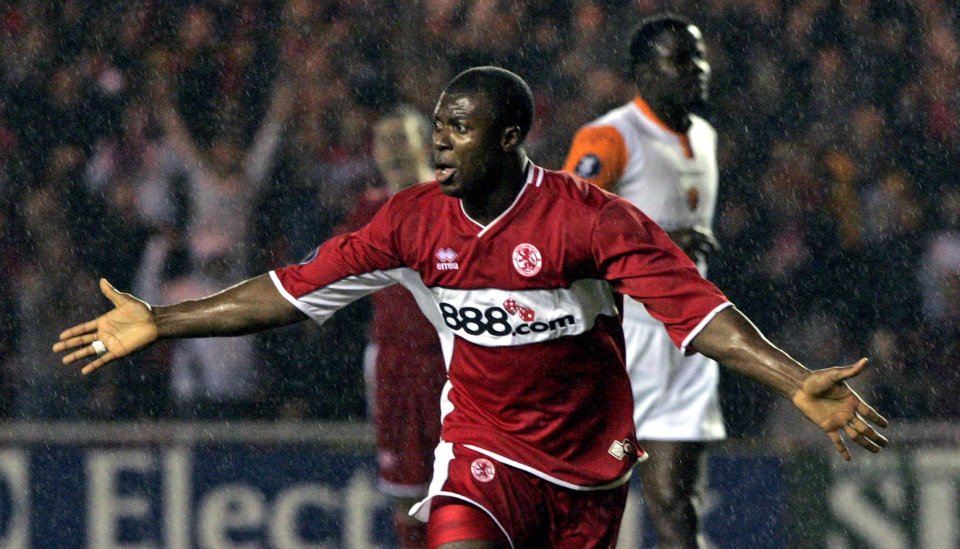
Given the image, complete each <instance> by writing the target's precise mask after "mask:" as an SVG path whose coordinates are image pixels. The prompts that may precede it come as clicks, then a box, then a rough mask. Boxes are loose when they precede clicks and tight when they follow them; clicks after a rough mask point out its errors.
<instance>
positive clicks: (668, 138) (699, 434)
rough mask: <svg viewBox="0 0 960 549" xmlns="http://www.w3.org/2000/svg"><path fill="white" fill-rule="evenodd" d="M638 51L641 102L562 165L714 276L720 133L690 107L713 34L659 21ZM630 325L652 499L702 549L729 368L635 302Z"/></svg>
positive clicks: (629, 305)
mask: <svg viewBox="0 0 960 549" xmlns="http://www.w3.org/2000/svg"><path fill="white" fill-rule="evenodd" d="M630 54H631V74H632V76H633V79H634V82H635V84H636V87H637V90H638V92H639V95H637V96H636V97H635V98H634V99H633V100H632V101H631V102H630V103H628V104H626V105H623V106H622V107H619V108H617V109H614V110H612V111H610V112H608V113H606V114H605V115H603V116H602V117H600V118H599V119H597V120H594V121H593V122H591V123H589V124H587V125H586V126H584V127H583V128H581V129H580V131H578V132H577V134H576V136H575V137H574V140H573V144H572V145H571V148H570V152H569V154H568V156H567V160H566V162H565V165H564V169H565V170H567V171H570V172H573V173H576V174H577V175H578V176H580V177H582V178H584V179H586V180H587V181H590V182H592V183H594V184H596V185H597V186H599V187H601V188H603V189H606V190H609V191H612V192H615V193H617V194H618V195H620V196H622V197H624V198H626V199H627V200H629V201H630V202H631V203H633V204H634V205H636V206H637V207H639V208H640V209H641V210H642V211H643V212H644V213H645V214H647V215H648V216H650V218H652V219H653V220H654V221H655V222H656V223H657V224H658V225H660V226H661V227H662V228H663V229H664V230H665V231H667V234H669V235H670V237H671V238H672V239H673V240H674V242H675V243H676V244H677V245H679V246H680V247H681V248H683V249H684V251H686V252H687V254H688V255H689V256H690V258H691V259H693V260H694V261H695V262H696V264H697V267H698V268H699V270H700V272H701V274H703V275H704V276H706V267H707V265H706V256H707V255H708V254H709V253H711V252H712V251H714V250H715V249H716V240H715V239H714V237H713V232H712V229H711V227H712V225H713V216H714V210H715V207H716V201H717V154H716V150H717V134H716V131H715V130H714V129H713V127H712V126H711V125H710V124H709V123H708V122H707V121H706V120H704V119H703V118H701V117H699V116H697V115H695V114H693V113H692V112H691V110H692V109H693V108H695V107H697V106H699V105H700V104H702V102H703V101H704V100H706V97H707V83H708V79H709V76H710V66H709V64H708V63H707V61H706V59H705V58H704V54H705V46H704V43H703V38H702V36H701V34H700V30H699V29H698V28H697V27H696V26H694V25H693V24H692V23H691V22H689V21H687V20H686V19H683V18H680V17H677V16H673V15H659V16H655V17H651V18H648V19H645V20H644V21H642V22H641V23H640V24H639V25H638V26H637V28H636V29H635V31H634V33H633V36H632V39H631V46H630ZM623 330H624V336H625V337H626V344H627V347H626V358H627V370H628V372H629V373H630V381H631V384H632V388H633V398H634V413H633V417H634V421H635V422H636V427H637V438H638V439H639V440H640V443H641V445H643V446H644V447H645V448H646V449H647V451H648V453H649V454H650V459H649V460H648V461H647V462H646V463H644V464H643V466H642V467H641V469H640V471H641V480H642V485H643V496H644V497H643V499H644V503H645V505H646V508H647V512H648V514H649V515H650V518H651V522H652V523H653V525H654V527H655V528H656V530H657V538H658V542H659V547H660V548H661V549H668V548H689V547H698V546H701V545H702V543H703V540H702V539H701V536H700V520H699V516H698V512H697V510H698V509H699V507H700V506H699V504H698V503H699V502H698V500H699V499H700V497H701V495H702V494H701V492H702V487H703V482H704V476H705V475H704V471H703V466H704V461H705V459H704V455H703V454H704V451H705V442H706V441H712V440H718V439H722V438H724V437H725V436H726V432H725V430H724V425H723V418H722V416H721V412H720V402H719V397H718V392H717V387H718V384H719V380H720V371H719V367H718V365H717V363H716V362H714V361H713V360H711V359H709V358H707V357H705V356H703V355H701V354H694V355H689V356H685V355H684V354H683V353H681V352H680V351H679V350H678V349H677V348H676V347H675V346H674V345H673V343H672V342H671V341H670V338H669V337H668V336H667V333H666V332H665V331H664V329H663V326H662V325H661V324H660V322H659V321H657V320H656V319H655V318H654V317H653V316H651V315H650V314H649V313H648V312H647V311H646V309H645V308H644V306H643V305H642V304H641V303H638V302H636V301H633V300H627V301H626V302H625V303H624V312H623Z"/></svg>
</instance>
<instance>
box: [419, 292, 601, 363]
mask: <svg viewBox="0 0 960 549" xmlns="http://www.w3.org/2000/svg"><path fill="white" fill-rule="evenodd" d="M429 290H430V292H431V293H432V294H433V297H434V300H435V301H436V302H437V305H438V307H439V313H440V317H441V321H442V322H443V324H444V325H445V326H446V327H447V328H448V329H450V330H451V331H452V332H453V333H454V334H456V335H458V336H460V337H462V338H463V339H466V340H467V341H469V342H471V343H475V344H477V345H483V346H485V347H508V346H512V345H526V344H529V343H539V342H543V341H550V340H553V339H557V338H560V337H564V336H571V335H577V334H582V333H584V332H587V331H589V330H590V329H592V328H593V325H594V323H595V321H596V318H597V316H598V315H605V316H617V315H618V314H619V313H618V311H617V306H616V301H615V299H614V296H613V290H612V289H611V288H610V285H609V284H607V283H606V282H604V281H602V280H589V279H585V280H578V281H576V282H575V283H574V284H573V285H572V286H571V287H570V288H556V289H550V290H499V289H492V288H482V289H476V290H459V289H451V288H429Z"/></svg>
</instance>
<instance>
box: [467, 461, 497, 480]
mask: <svg viewBox="0 0 960 549" xmlns="http://www.w3.org/2000/svg"><path fill="white" fill-rule="evenodd" d="M470 474H472V475H473V478H475V479H477V480H479V481H480V482H490V481H491V480H493V477H494V475H496V474H497V470H496V469H495V468H494V467H493V463H491V462H490V460H489V459H484V458H479V459H475V460H473V463H471V464H470Z"/></svg>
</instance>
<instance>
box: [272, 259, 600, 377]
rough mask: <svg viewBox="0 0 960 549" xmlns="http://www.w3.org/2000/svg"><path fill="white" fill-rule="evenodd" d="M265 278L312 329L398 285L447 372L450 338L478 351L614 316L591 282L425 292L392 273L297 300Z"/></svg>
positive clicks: (353, 279)
mask: <svg viewBox="0 0 960 549" xmlns="http://www.w3.org/2000/svg"><path fill="white" fill-rule="evenodd" d="M270 276H271V278H272V279H273V282H274V284H275V285H276V287H277V289H278V290H279V291H280V293H281V294H282V295H283V296H284V297H285V298H286V299H287V300H288V301H290V302H291V303H292V304H293V305H294V306H296V307H297V308H298V309H300V310H301V311H303V312H304V313H306V314H307V316H309V317H310V318H312V319H313V320H314V321H316V322H318V323H323V322H324V321H326V320H327V319H328V318H330V316H331V315H333V313H334V312H336V311H337V310H339V309H340V308H341V307H343V306H345V305H347V304H349V303H351V302H352V301H355V300H357V299H359V298H361V297H364V296H366V295H368V294H370V293H373V292H375V291H377V290H379V289H381V288H384V287H386V286H390V285H391V284H395V283H397V282H399V283H401V284H403V285H404V286H406V287H407V289H408V290H410V292H411V293H412V294H413V296H414V298H415V299H416V300H417V304H418V305H419V306H420V309H421V311H422V312H423V313H424V315H426V317H427V319H428V320H429V321H430V322H431V323H432V324H433V325H434V326H435V327H436V328H437V330H438V331H439V332H440V334H439V335H440V341H441V346H442V347H443V354H444V359H445V362H446V364H447V366H448V367H449V365H450V358H451V355H452V352H453V346H452V342H453V340H452V335H458V336H460V337H461V338H463V339H465V340H467V341H469V342H471V343H475V344H477V345H483V346H484V347H509V346H511V345H526V344H529V343H539V342H543V341H550V340H553V339H557V338H560V337H564V336H571V335H578V334H582V333H584V332H587V331H589V330H591V329H592V328H593V325H594V323H595V322H596V318H597V316H599V315H605V316H617V315H618V314H619V311H618V310H617V305H616V301H615V299H614V296H613V290H612V289H611V288H610V285H609V284H607V283H606V282H605V281H603V280H597V279H583V280H578V281H576V282H574V283H573V285H572V286H570V288H556V289H550V290H499V289H492V288H481V289H475V290H460V289H452V288H439V287H435V288H426V287H425V286H424V285H423V282H422V281H421V279H420V276H419V275H418V274H417V273H416V272H414V271H413V270H411V269H409V268H397V269H390V270H388V271H371V272H369V273H364V274H362V275H354V276H348V277H346V278H343V279H341V280H338V281H336V282H333V283H331V284H328V285H326V286H324V287H321V288H317V289H316V290H314V291H312V292H310V293H307V294H304V295H302V296H300V297H299V299H298V298H295V297H293V296H292V295H290V294H289V293H287V291H286V290H284V288H283V286H282V285H281V284H280V281H279V280H278V279H277V277H276V275H275V274H274V273H273V272H271V273H270ZM411 312H412V311H411Z"/></svg>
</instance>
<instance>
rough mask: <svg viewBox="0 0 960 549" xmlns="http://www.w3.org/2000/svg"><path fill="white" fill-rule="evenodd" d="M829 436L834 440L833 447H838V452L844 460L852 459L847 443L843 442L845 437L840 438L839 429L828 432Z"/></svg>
mask: <svg viewBox="0 0 960 549" xmlns="http://www.w3.org/2000/svg"><path fill="white" fill-rule="evenodd" d="M827 436H829V437H830V440H832V441H833V447H834V448H836V449H837V452H839V453H840V457H842V458H843V461H850V450H848V449H847V445H846V444H845V443H844V442H843V439H842V438H840V432H839V431H831V432H829V433H827Z"/></svg>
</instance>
